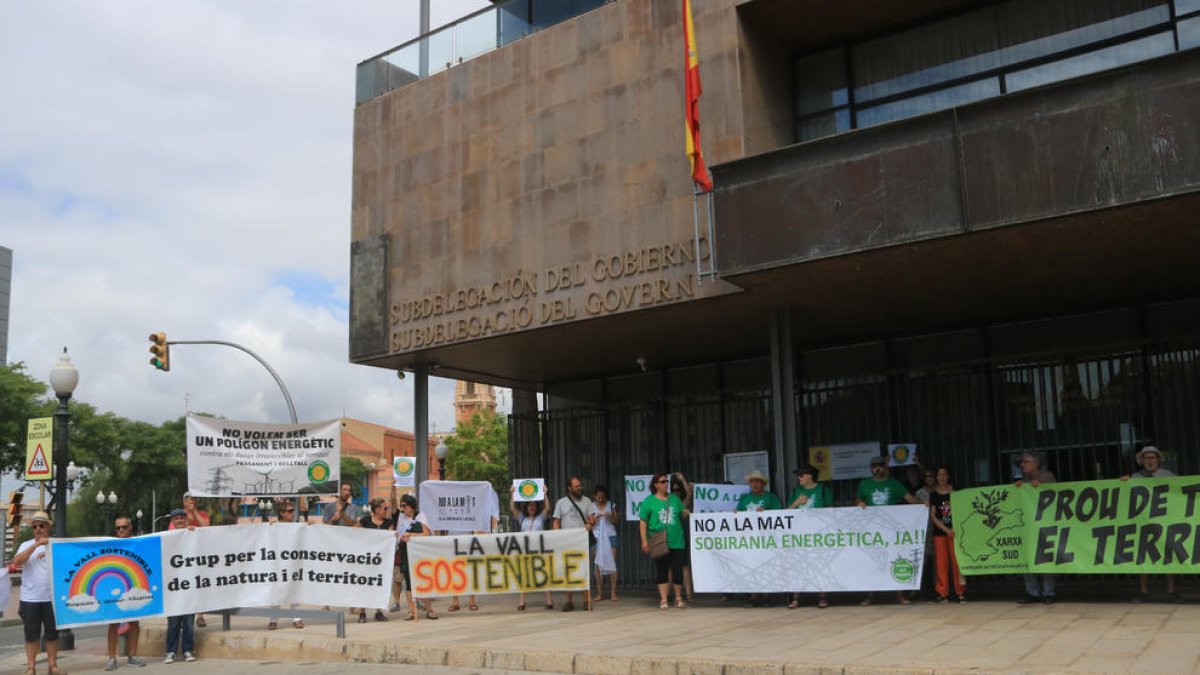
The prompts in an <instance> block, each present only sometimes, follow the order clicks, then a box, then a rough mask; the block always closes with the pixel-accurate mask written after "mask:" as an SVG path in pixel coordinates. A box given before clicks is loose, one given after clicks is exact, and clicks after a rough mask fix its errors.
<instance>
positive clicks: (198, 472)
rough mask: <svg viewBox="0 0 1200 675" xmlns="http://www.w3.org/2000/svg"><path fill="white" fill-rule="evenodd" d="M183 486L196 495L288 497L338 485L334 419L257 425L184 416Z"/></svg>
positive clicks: (338, 438) (338, 434) (338, 433)
mask: <svg viewBox="0 0 1200 675" xmlns="http://www.w3.org/2000/svg"><path fill="white" fill-rule="evenodd" d="M187 456H188V491H189V492H191V493H192V494H193V495H195V496H197V497H240V496H243V495H254V496H255V497H288V496H295V495H305V494H315V493H327V494H333V493H336V492H337V489H338V478H339V466H340V464H341V457H342V434H341V425H340V424H339V423H338V421H337V420H329V421H326V422H309V423H306V424H258V423H255V422H234V421H232V420H221V419H216V418H213V417H201V416H198V415H188V418H187Z"/></svg>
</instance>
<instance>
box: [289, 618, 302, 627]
mask: <svg viewBox="0 0 1200 675" xmlns="http://www.w3.org/2000/svg"><path fill="white" fill-rule="evenodd" d="M292 628H304V621H302V620H300V619H292Z"/></svg>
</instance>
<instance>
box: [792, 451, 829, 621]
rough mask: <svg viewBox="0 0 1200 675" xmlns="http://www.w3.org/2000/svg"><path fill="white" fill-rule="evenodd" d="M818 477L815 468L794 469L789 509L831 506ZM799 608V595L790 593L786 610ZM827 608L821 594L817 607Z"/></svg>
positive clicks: (824, 487) (826, 491)
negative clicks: (789, 600) (793, 485)
mask: <svg viewBox="0 0 1200 675" xmlns="http://www.w3.org/2000/svg"><path fill="white" fill-rule="evenodd" d="M819 475H820V471H818V469H817V467H815V466H811V465H810V466H802V467H800V468H799V469H796V487H795V488H794V489H793V490H792V494H790V495H788V506H787V507H788V508H789V509H823V508H825V507H827V506H833V497H832V495H830V494H829V486H828V485H821V484H820V483H818V482H817V477H818V476H819ZM799 606H800V594H799V593H792V601H791V602H789V603H788V609H796V608H797V607H799ZM828 606H829V601H827V600H826V599H825V594H824V593H821V597H820V598H819V599H818V600H817V607H819V608H821V609H825V608H826V607H828Z"/></svg>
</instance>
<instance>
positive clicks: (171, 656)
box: [163, 654, 175, 663]
mask: <svg viewBox="0 0 1200 675" xmlns="http://www.w3.org/2000/svg"><path fill="white" fill-rule="evenodd" d="M163 663H175V655H174V654H167V658H165V659H163Z"/></svg>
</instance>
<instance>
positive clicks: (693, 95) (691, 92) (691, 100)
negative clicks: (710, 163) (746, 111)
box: [683, 0, 713, 192]
mask: <svg viewBox="0 0 1200 675" xmlns="http://www.w3.org/2000/svg"><path fill="white" fill-rule="evenodd" d="M683 54H684V58H685V61H684V92H685V101H684V103H685V109H684V118H685V121H686V123H687V129H686V130H685V134H684V135H685V136H686V142H687V156H688V162H689V163H690V164H691V166H692V180H693V181H695V182H696V185H698V186H700V189H701V190H703V191H705V192H712V189H713V186H712V179H711V178H709V177H708V167H706V166H705V165H704V154H703V153H702V152H701V151H700V108H699V103H700V93H701V88H700V58H699V57H698V56H697V55H696V31H695V29H694V28H692V0H683Z"/></svg>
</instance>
